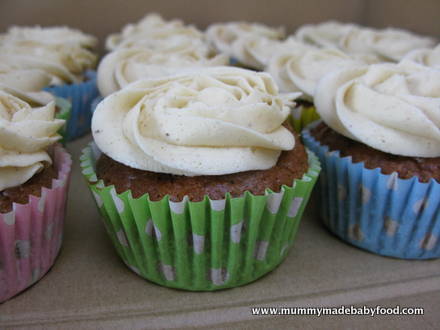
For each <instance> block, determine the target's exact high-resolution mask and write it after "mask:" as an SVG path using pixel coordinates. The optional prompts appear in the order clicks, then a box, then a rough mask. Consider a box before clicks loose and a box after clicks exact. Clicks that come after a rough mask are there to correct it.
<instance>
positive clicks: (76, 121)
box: [45, 71, 99, 141]
mask: <svg viewBox="0 0 440 330" xmlns="http://www.w3.org/2000/svg"><path fill="white" fill-rule="evenodd" d="M85 76H86V79H87V80H86V81H84V82H82V83H78V84H70V85H67V84H66V85H60V86H51V87H47V88H45V90H46V91H48V92H50V93H52V94H54V95H56V96H59V97H63V98H65V99H67V100H69V101H70V102H71V103H72V111H71V114H70V120H69V121H68V122H67V128H66V136H67V141H71V140H74V139H75V138H77V137H80V136H82V135H84V134H86V133H88V132H89V131H90V121H91V118H92V113H91V112H90V105H91V103H92V101H93V100H94V99H95V97H97V96H98V95H99V92H98V88H97V86H96V72H95V71H87V72H86V74H85Z"/></svg>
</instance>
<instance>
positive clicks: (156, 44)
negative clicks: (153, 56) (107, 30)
mask: <svg viewBox="0 0 440 330" xmlns="http://www.w3.org/2000/svg"><path fill="white" fill-rule="evenodd" d="M187 44H197V45H198V46H199V47H207V46H206V45H205V41H204V36H203V33H202V32H200V31H199V30H198V29H197V28H195V27H194V26H191V25H184V24H183V22H182V21H181V20H170V21H166V20H164V19H163V18H162V17H161V16H160V15H158V14H149V15H147V16H145V17H144V18H143V19H142V20H140V21H139V22H138V23H137V24H128V25H127V26H125V27H124V28H123V29H122V32H121V33H115V34H111V35H110V36H108V37H107V39H106V49H107V50H110V51H113V50H115V49H117V48H129V47H146V48H149V49H153V50H163V49H166V50H170V49H176V48H182V46H183V45H187Z"/></svg>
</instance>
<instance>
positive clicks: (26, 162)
mask: <svg viewBox="0 0 440 330" xmlns="http://www.w3.org/2000/svg"><path fill="white" fill-rule="evenodd" d="M0 101H1V103H2V105H3V107H4V108H5V110H6V111H1V112H0V131H1V132H2V134H1V135H0V302H4V301H5V300H7V299H9V298H11V297H13V296H14V295H16V294H18V293H19V292H21V291H23V290H24V289H26V288H27V287H29V286H30V285H32V284H33V283H35V282H36V281H38V280H39V279H40V278H41V277H42V276H43V275H44V274H45V273H46V272H47V271H48V270H49V269H50V267H51V266H52V265H53V263H54V261H55V258H56V256H57V255H58V252H59V250H60V247H61V242H62V231H63V222H64V213H65V206H66V197H67V190H68V183H69V177H70V170H71V164H72V160H71V158H70V155H69V154H68V153H67V152H66V151H65V150H64V149H63V148H62V147H61V146H60V145H59V144H57V143H56V142H57V141H58V140H59V139H60V136H59V135H58V133H57V132H58V131H59V129H60V128H61V127H62V126H63V125H64V120H61V119H56V118H55V103H54V102H50V103H49V104H47V105H45V106H41V107H32V106H31V105H29V103H27V102H26V101H24V100H22V99H20V98H18V97H17V96H14V95H12V94H10V93H8V92H6V91H5V90H4V89H0ZM11 141H12V142H11Z"/></svg>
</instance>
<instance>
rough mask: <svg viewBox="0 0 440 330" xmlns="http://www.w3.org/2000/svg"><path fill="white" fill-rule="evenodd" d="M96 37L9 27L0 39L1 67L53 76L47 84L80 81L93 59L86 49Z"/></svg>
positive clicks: (59, 30) (51, 29)
mask: <svg viewBox="0 0 440 330" xmlns="http://www.w3.org/2000/svg"><path fill="white" fill-rule="evenodd" d="M96 44H97V40H96V38H94V37H92V36H89V35H86V34H84V33H82V32H80V31H78V30H74V29H69V28H67V27H48V28H41V27H39V26H37V27H13V28H11V29H9V30H8V32H7V33H5V34H3V35H2V36H0V50H1V51H0V54H1V57H2V58H1V62H2V66H3V67H9V70H13V69H39V70H43V71H45V72H46V73H48V74H50V75H51V76H52V77H53V80H52V82H51V84H62V83H72V82H73V83H75V82H80V81H82V79H83V77H82V75H83V73H84V72H85V71H86V70H88V69H92V68H93V67H94V66H95V64H96V61H97V56H96V55H95V54H94V53H93V52H92V51H91V50H90V48H93V47H95V46H96Z"/></svg>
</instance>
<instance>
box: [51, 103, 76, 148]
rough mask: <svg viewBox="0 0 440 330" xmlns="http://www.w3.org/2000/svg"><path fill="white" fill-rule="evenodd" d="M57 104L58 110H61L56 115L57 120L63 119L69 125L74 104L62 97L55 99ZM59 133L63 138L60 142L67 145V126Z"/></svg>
mask: <svg viewBox="0 0 440 330" xmlns="http://www.w3.org/2000/svg"><path fill="white" fill-rule="evenodd" d="M55 104H56V106H57V108H58V109H59V111H58V112H57V113H56V115H55V117H56V118H57V119H63V120H65V121H66V123H67V122H68V121H69V118H70V112H71V110H72V104H71V103H70V102H69V101H67V100H66V99H64V98H62V97H55ZM58 133H59V134H60V135H61V136H62V139H61V140H60V142H61V143H62V144H65V143H66V134H67V132H66V125H64V126H63V127H61V128H60V130H59V131H58Z"/></svg>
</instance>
